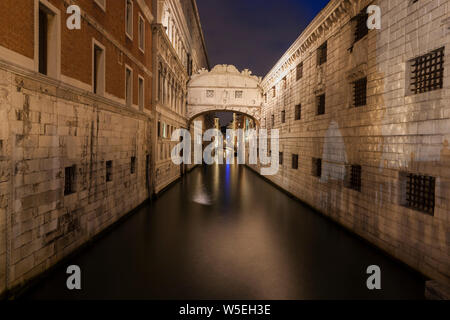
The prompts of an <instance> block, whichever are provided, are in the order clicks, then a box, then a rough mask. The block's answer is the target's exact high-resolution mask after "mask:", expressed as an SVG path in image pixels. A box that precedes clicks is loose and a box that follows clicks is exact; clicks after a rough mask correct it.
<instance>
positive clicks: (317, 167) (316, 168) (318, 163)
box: [312, 158, 322, 178]
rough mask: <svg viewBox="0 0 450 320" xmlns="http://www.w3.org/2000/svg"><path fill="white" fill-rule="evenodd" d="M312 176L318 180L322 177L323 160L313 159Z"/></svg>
mask: <svg viewBox="0 0 450 320" xmlns="http://www.w3.org/2000/svg"><path fill="white" fill-rule="evenodd" d="M312 175H313V176H314V177H318V178H320V177H321V176H322V159H320V158H313V159H312Z"/></svg>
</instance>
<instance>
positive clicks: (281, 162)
mask: <svg viewBox="0 0 450 320" xmlns="http://www.w3.org/2000/svg"><path fill="white" fill-rule="evenodd" d="M278 159H279V160H280V165H282V164H283V152H280V153H279V157H278Z"/></svg>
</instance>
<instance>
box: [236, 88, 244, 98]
mask: <svg viewBox="0 0 450 320" xmlns="http://www.w3.org/2000/svg"><path fill="white" fill-rule="evenodd" d="M242 94H243V92H242V91H241V90H239V91H235V92H234V97H235V98H236V99H242Z"/></svg>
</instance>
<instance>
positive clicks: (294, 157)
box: [292, 154, 298, 170]
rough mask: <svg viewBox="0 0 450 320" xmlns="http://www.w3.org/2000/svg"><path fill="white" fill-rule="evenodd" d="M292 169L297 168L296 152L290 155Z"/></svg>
mask: <svg viewBox="0 0 450 320" xmlns="http://www.w3.org/2000/svg"><path fill="white" fill-rule="evenodd" d="M292 169H295V170H297V169H298V154H293V155H292Z"/></svg>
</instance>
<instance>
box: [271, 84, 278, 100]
mask: <svg viewBox="0 0 450 320" xmlns="http://www.w3.org/2000/svg"><path fill="white" fill-rule="evenodd" d="M276 96H277V89H276V88H275V86H273V87H272V97H273V98H275V97H276Z"/></svg>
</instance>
